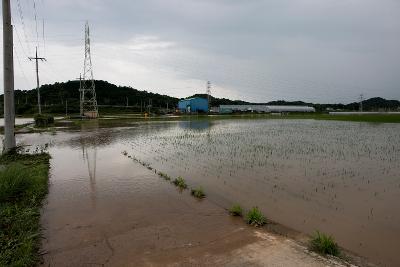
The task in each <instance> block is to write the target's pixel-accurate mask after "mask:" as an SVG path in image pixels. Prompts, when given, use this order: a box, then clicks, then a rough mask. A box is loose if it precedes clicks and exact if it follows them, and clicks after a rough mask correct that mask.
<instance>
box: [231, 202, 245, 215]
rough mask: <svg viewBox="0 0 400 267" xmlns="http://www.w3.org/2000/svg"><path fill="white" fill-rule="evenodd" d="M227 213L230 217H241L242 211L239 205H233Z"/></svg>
mask: <svg viewBox="0 0 400 267" xmlns="http://www.w3.org/2000/svg"><path fill="white" fill-rule="evenodd" d="M229 213H230V214H231V215H232V216H242V215H243V209H242V207H241V206H240V205H239V204H235V205H233V206H232V208H230V209H229Z"/></svg>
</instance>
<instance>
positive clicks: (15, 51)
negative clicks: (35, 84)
mask: <svg viewBox="0 0 400 267" xmlns="http://www.w3.org/2000/svg"><path fill="white" fill-rule="evenodd" d="M14 54H15V57H16V58H17V62H18V65H19V68H20V70H21V74H22V76H23V78H24V79H25V82H26V85H27V87H28V88H29V80H28V78H27V77H26V75H25V72H24V69H23V68H22V64H21V60H20V58H19V56H18V52H17V49H16V48H15V46H14Z"/></svg>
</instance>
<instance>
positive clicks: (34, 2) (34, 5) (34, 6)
mask: <svg viewBox="0 0 400 267" xmlns="http://www.w3.org/2000/svg"><path fill="white" fill-rule="evenodd" d="M33 9H34V11H35V13H34V15H35V26H36V45H37V46H39V32H38V23H37V10H36V1H35V0H33Z"/></svg>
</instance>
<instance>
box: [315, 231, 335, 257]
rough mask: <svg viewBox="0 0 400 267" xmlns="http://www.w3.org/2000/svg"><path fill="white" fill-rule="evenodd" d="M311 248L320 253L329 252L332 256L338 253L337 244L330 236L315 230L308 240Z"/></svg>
mask: <svg viewBox="0 0 400 267" xmlns="http://www.w3.org/2000/svg"><path fill="white" fill-rule="evenodd" d="M310 248H311V250H313V251H315V252H318V253H321V254H329V255H333V256H338V255H339V252H340V250H339V246H338V244H337V243H336V242H335V240H334V239H333V237H332V236H330V235H326V234H324V233H321V232H319V231H316V233H315V234H314V236H313V238H312V239H311V241H310Z"/></svg>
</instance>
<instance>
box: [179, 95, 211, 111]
mask: <svg viewBox="0 0 400 267" xmlns="http://www.w3.org/2000/svg"><path fill="white" fill-rule="evenodd" d="M178 109H179V111H181V112H186V113H191V112H208V100H207V99H205V98H202V97H193V98H187V99H182V100H179V102H178Z"/></svg>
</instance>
